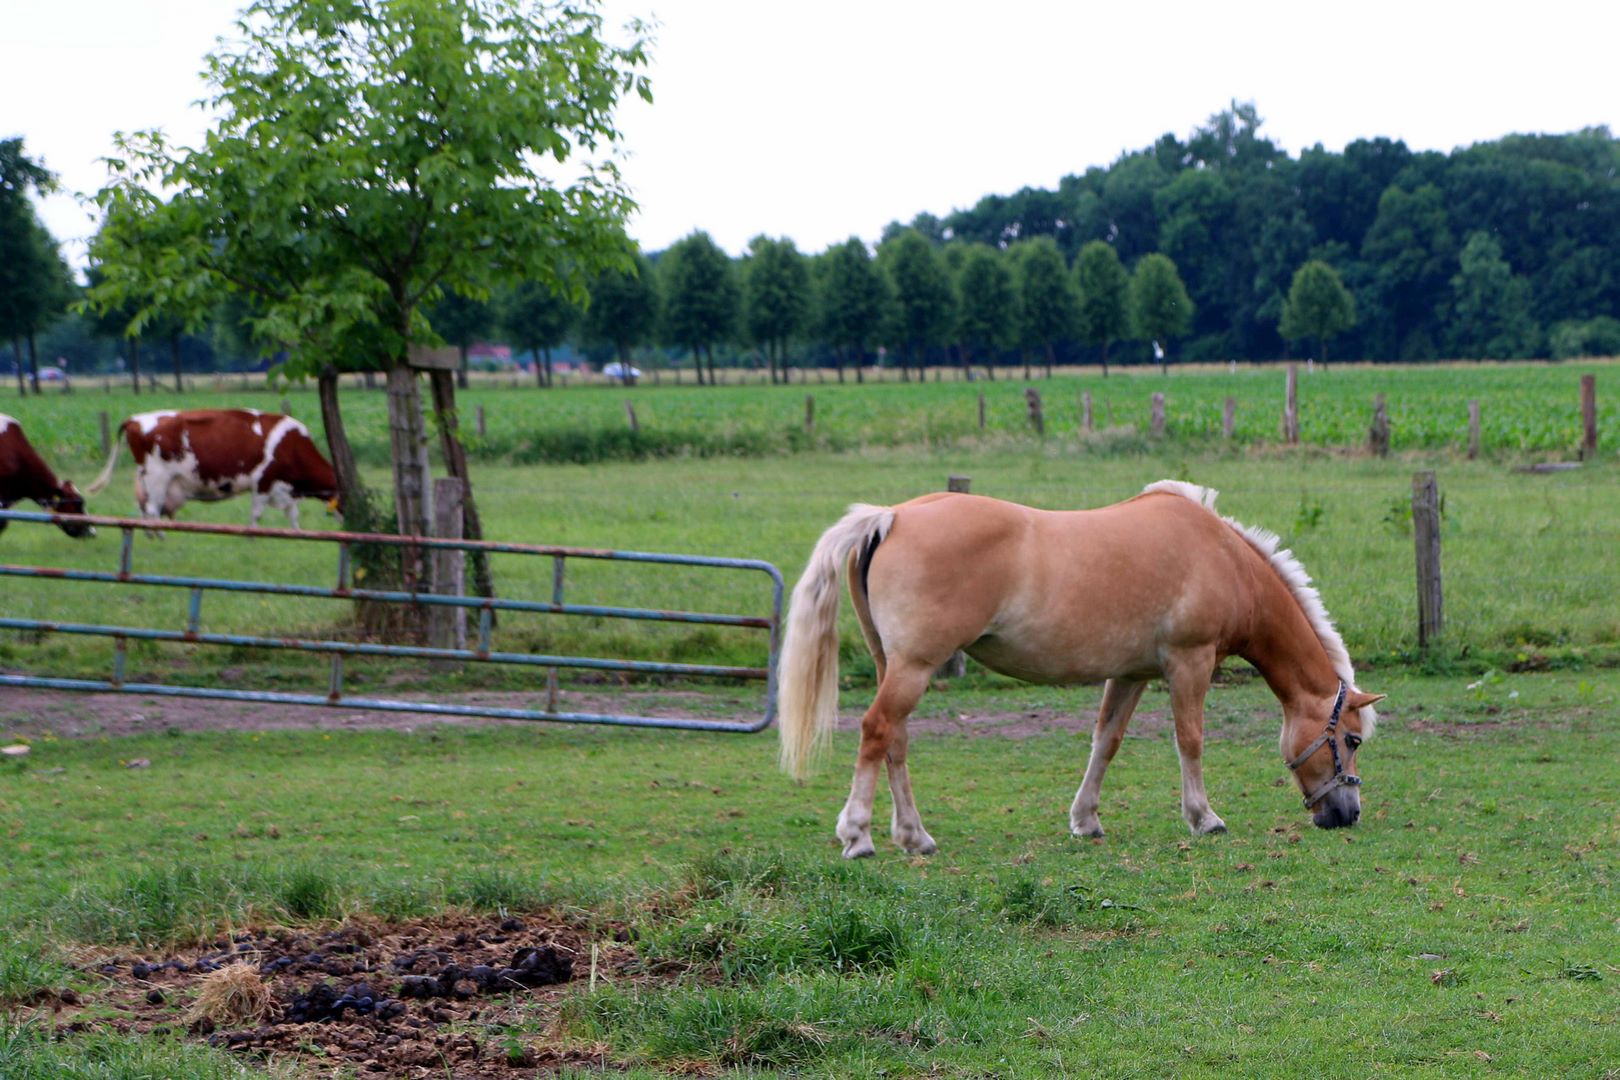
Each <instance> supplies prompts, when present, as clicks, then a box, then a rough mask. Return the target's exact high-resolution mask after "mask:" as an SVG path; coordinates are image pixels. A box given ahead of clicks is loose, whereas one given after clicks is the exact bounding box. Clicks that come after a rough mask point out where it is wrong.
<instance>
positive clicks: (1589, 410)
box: [1581, 375, 1598, 461]
mask: <svg viewBox="0 0 1620 1080" xmlns="http://www.w3.org/2000/svg"><path fill="white" fill-rule="evenodd" d="M1581 428H1582V432H1581V460H1582V461H1592V460H1593V459H1595V458H1596V457H1597V439H1598V431H1597V376H1596V375H1582V376H1581Z"/></svg>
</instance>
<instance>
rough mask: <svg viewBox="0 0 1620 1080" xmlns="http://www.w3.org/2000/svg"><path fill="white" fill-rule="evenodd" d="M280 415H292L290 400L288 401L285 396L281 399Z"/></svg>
mask: <svg viewBox="0 0 1620 1080" xmlns="http://www.w3.org/2000/svg"><path fill="white" fill-rule="evenodd" d="M281 415H282V416H291V415H292V402H290V401H288V400H287V399H286V398H282V399H281Z"/></svg>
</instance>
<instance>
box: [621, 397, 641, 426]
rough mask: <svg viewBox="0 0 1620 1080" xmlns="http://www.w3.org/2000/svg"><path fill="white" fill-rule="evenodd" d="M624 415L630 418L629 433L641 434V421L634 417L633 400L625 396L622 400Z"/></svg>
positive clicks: (634, 406) (634, 407)
mask: <svg viewBox="0 0 1620 1080" xmlns="http://www.w3.org/2000/svg"><path fill="white" fill-rule="evenodd" d="M624 415H625V416H626V417H628V418H629V420H630V434H632V435H639V434H641V421H640V420H637V419H636V405H635V402H633V401H631V400H629V399H628V398H626V399H625V402H624Z"/></svg>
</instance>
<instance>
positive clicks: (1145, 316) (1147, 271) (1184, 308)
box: [1131, 252, 1193, 375]
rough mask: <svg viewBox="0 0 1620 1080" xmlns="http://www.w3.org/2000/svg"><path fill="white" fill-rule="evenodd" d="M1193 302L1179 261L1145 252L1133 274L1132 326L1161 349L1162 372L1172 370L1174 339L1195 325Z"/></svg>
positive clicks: (1166, 372) (1166, 373)
mask: <svg viewBox="0 0 1620 1080" xmlns="http://www.w3.org/2000/svg"><path fill="white" fill-rule="evenodd" d="M1192 320H1193V302H1192V299H1191V298H1190V297H1189V296H1188V295H1187V287H1186V286H1185V285H1183V284H1182V283H1181V275H1180V274H1179V273H1177V272H1176V264H1175V263H1174V262H1173V261H1171V259H1170V258H1169V257H1168V256H1166V255H1161V254H1159V253H1157V252H1155V253H1153V254H1152V255H1144V256H1142V259H1141V261H1140V262H1138V263H1137V264H1136V272H1135V273H1133V274H1132V275H1131V326H1132V327H1133V328H1134V329H1135V332H1136V338H1137V340H1138V341H1147V342H1151V343H1153V344H1154V345H1156V346H1157V347H1158V350H1159V373H1160V374H1162V375H1168V374H1170V369H1169V367H1168V357H1169V354H1170V342H1171V341H1172V340H1174V339H1175V338H1178V337H1180V336H1181V335H1183V334H1185V333H1186V332H1187V329H1188V328H1189V327H1190V326H1192Z"/></svg>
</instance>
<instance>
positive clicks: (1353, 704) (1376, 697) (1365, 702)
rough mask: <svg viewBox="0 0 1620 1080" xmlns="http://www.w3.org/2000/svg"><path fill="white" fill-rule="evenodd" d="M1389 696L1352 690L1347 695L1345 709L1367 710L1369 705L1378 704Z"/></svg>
mask: <svg viewBox="0 0 1620 1080" xmlns="http://www.w3.org/2000/svg"><path fill="white" fill-rule="evenodd" d="M1388 696H1389V695H1388V694H1363V693H1362V692H1361V691H1360V690H1352V691H1350V693H1348V694H1347V695H1345V699H1344V707H1345V708H1347V709H1365V708H1366V707H1367V706H1369V705H1376V704H1378V703H1379V702H1380V701H1383V700H1384V699H1385V698H1386V697H1388Z"/></svg>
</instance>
